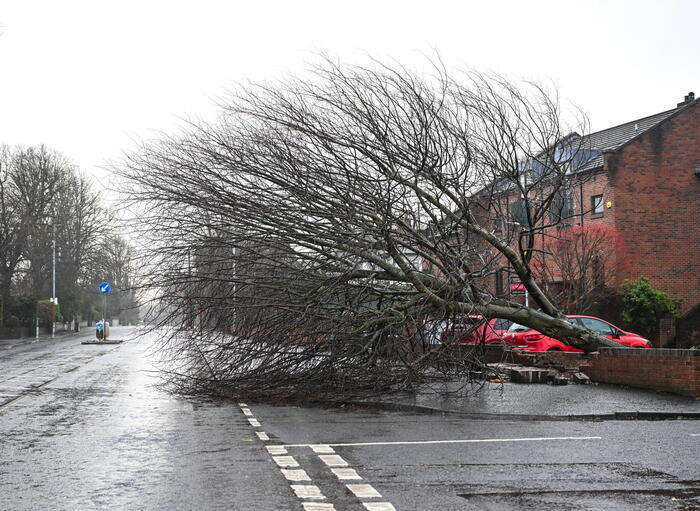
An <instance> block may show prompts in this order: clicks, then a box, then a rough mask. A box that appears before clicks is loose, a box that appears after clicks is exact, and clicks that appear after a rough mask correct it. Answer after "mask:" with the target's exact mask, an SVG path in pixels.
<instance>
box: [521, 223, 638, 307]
mask: <svg viewBox="0 0 700 511" xmlns="http://www.w3.org/2000/svg"><path fill="white" fill-rule="evenodd" d="M545 248H546V250H545V251H544V252H543V253H541V254H538V255H537V256H536V257H535V258H534V260H533V263H532V268H533V272H534V273H535V275H536V276H537V278H538V280H540V281H542V282H545V283H546V287H547V292H548V294H549V295H550V296H552V297H553V298H554V299H555V300H556V301H557V303H558V304H559V305H560V307H561V309H562V310H563V311H565V312H566V313H569V314H586V313H589V312H591V311H592V310H593V308H594V307H595V305H597V303H598V302H599V301H600V300H603V299H605V298H606V297H609V296H610V295H611V294H612V293H614V291H613V290H614V289H615V287H616V285H617V282H616V281H615V279H616V277H617V275H619V274H620V272H621V271H623V269H624V267H625V266H626V263H627V258H626V257H625V256H626V251H625V245H624V242H623V240H622V236H621V235H620V233H619V232H618V231H617V229H615V228H614V227H610V226H606V225H595V224H589V225H574V226H571V227H568V228H567V229H565V230H563V231H562V232H560V233H559V235H558V237H556V238H555V237H551V238H548V239H547V240H546V241H545Z"/></svg>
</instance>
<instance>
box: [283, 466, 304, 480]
mask: <svg viewBox="0 0 700 511" xmlns="http://www.w3.org/2000/svg"><path fill="white" fill-rule="evenodd" d="M280 470H281V471H282V475H283V476H284V477H286V478H287V481H311V478H310V477H309V474H307V473H306V470H302V469H297V470H290V469H285V468H283V469H280Z"/></svg>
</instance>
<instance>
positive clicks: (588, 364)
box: [516, 348, 700, 397]
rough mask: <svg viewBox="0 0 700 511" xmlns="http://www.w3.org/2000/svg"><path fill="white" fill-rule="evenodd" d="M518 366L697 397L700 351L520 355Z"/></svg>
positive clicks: (699, 393) (609, 350)
mask: <svg viewBox="0 0 700 511" xmlns="http://www.w3.org/2000/svg"><path fill="white" fill-rule="evenodd" d="M516 359H517V361H518V363H521V364H525V365H531V366H535V367H557V368H559V369H569V370H576V371H581V372H583V373H585V374H586V375H588V377H589V378H590V379H591V380H592V381H594V382H599V383H613V384H617V385H629V386H631V387H641V388H646V389H653V390H663V391H666V392H673V393H674V394H681V395H684V396H691V397H700V350H679V349H642V348H636V349H635V348H601V349H600V350H599V352H598V353H591V354H583V353H565V352H561V351H560V352H520V353H518V354H517V355H516Z"/></svg>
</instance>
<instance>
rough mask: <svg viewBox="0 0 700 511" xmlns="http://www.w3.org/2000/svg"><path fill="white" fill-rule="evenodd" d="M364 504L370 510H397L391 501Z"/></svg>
mask: <svg viewBox="0 0 700 511" xmlns="http://www.w3.org/2000/svg"><path fill="white" fill-rule="evenodd" d="M362 505H363V506H365V509H367V510H368V511H396V508H395V507H394V506H392V505H391V504H390V503H389V502H363V503H362Z"/></svg>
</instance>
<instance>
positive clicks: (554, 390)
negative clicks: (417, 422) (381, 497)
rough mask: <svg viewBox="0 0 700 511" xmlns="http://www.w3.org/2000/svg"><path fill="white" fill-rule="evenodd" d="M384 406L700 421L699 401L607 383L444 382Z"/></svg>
mask: <svg viewBox="0 0 700 511" xmlns="http://www.w3.org/2000/svg"><path fill="white" fill-rule="evenodd" d="M365 402H366V403H373V404H374V405H377V406H380V407H382V408H385V409H392V408H393V409H397V410H407V411H408V410H413V411H416V412H428V413H430V412H445V413H454V414H464V415H467V416H475V417H480V418H489V416H493V418H500V419H508V418H511V419H517V418H522V419H536V420H546V419H552V420H556V419H561V420H567V419H574V418H578V419H591V420H596V419H598V420H604V419H618V420H624V419H649V420H659V419H666V418H667V419H675V418H678V417H679V416H680V417H683V418H697V419H700V400H698V399H694V398H691V397H685V396H679V395H675V394H669V393H666V392H656V391H651V390H645V389H637V388H632V387H623V386H617V385H607V384H595V383H594V384H588V385H575V384H571V385H564V386H560V385H547V384H527V383H510V382H507V383H486V384H485V385H483V387H477V386H472V387H469V386H464V385H463V384H461V383H459V382H452V383H444V384H443V383H441V384H436V385H431V386H426V387H424V388H421V389H417V390H416V391H415V392H404V393H399V394H394V395H391V396H386V397H383V398H379V399H369V400H366V401H365Z"/></svg>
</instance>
